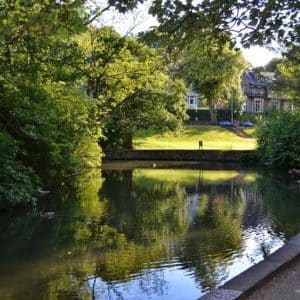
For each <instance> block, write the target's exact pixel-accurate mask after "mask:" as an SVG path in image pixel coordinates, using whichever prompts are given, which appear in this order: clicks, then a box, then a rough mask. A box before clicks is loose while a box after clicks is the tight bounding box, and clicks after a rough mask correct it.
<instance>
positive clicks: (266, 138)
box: [257, 110, 300, 169]
mask: <svg viewBox="0 0 300 300" xmlns="http://www.w3.org/2000/svg"><path fill="white" fill-rule="evenodd" d="M257 138H258V140H257V141H258V147H259V148H258V150H259V157H260V158H261V159H262V162H263V163H265V164H268V165H271V166H273V167H277V168H286V169H288V168H298V167H300V111H299V110H298V111H281V112H272V113H270V114H269V116H268V117H267V119H266V122H265V125H264V126H262V127H261V128H260V129H259V130H258V134H257Z"/></svg>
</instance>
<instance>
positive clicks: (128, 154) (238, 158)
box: [103, 149, 255, 162]
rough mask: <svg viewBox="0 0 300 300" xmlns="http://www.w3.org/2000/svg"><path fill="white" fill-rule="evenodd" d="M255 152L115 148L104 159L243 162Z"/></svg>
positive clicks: (107, 152) (106, 153) (106, 152)
mask: <svg viewBox="0 0 300 300" xmlns="http://www.w3.org/2000/svg"><path fill="white" fill-rule="evenodd" d="M254 154H255V151H254V150H228V151H223V150H201V149H199V150H113V151H105V157H104V158H103V161H104V162H105V161H109V160H172V161H174V160H177V161H198V162H199V161H203V162H242V161H245V160H247V159H248V158H249V157H250V156H252V155H254Z"/></svg>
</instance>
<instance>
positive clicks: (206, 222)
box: [0, 169, 300, 299]
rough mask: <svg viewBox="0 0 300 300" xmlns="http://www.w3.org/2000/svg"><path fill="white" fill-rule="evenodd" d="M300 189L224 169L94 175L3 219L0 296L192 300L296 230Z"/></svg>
mask: <svg viewBox="0 0 300 300" xmlns="http://www.w3.org/2000/svg"><path fill="white" fill-rule="evenodd" d="M299 194H300V191H299V185H297V184H295V183H292V182H289V181H286V180H283V179H282V178H280V177H279V178H272V177H270V175H269V174H268V175H267V176H265V175H263V174H259V173H253V172H244V171H235V170H227V171H226V170H224V171H212V170H195V169H194V170H191V169H132V170H126V171H120V170H118V171H106V172H103V174H102V176H101V174H100V173H99V172H97V171H94V172H93V173H91V174H89V176H82V178H81V179H80V181H79V182H78V191H77V192H74V191H65V192H64V193H63V194H61V195H59V196H58V195H57V196H56V197H54V196H53V195H52V196H49V198H48V199H44V200H42V201H41V203H40V204H39V205H40V207H38V208H37V209H38V210H40V209H42V210H45V211H47V210H54V211H55V217H54V218H53V219H45V218H41V217H39V216H37V215H34V214H32V213H19V214H18V215H3V216H2V217H1V219H0V226H1V234H0V298H1V299H5V298H12V299H17V298H20V299H196V298H197V297H199V296H201V295H202V294H203V293H204V292H206V291H207V290H208V289H210V288H212V287H214V286H217V285H220V284H222V283H223V282H224V281H226V280H228V279H230V278H232V277H233V276H235V275H237V274H238V273H240V272H241V271H242V270H244V269H246V268H248V267H250V266H251V265H253V264H254V263H256V262H258V261H259V260H261V259H263V257H264V256H267V255H268V254H269V253H271V252H272V251H274V250H275V249H277V248H278V247H280V246H282V245H283V243H284V242H285V240H286V239H287V238H288V237H290V236H292V235H293V234H295V233H297V232H298V231H299V230H300V219H299V218H298V217H297V216H299V212H300V202H299V198H300V197H299Z"/></svg>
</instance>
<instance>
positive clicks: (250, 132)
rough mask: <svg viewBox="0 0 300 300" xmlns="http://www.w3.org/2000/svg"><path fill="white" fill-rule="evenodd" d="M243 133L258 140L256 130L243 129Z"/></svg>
mask: <svg viewBox="0 0 300 300" xmlns="http://www.w3.org/2000/svg"><path fill="white" fill-rule="evenodd" d="M243 131H244V132H245V133H246V134H248V135H249V136H251V137H252V138H256V128H243Z"/></svg>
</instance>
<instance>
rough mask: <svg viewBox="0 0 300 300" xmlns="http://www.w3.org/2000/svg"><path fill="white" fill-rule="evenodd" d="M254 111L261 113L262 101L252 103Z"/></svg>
mask: <svg viewBox="0 0 300 300" xmlns="http://www.w3.org/2000/svg"><path fill="white" fill-rule="evenodd" d="M254 111H255V112H258V113H261V112H263V100H261V99H259V100H255V101H254Z"/></svg>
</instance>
